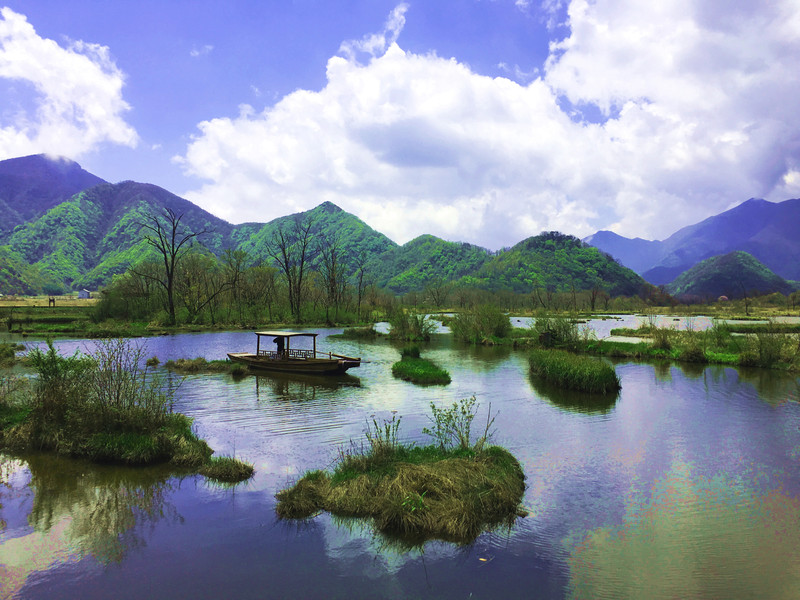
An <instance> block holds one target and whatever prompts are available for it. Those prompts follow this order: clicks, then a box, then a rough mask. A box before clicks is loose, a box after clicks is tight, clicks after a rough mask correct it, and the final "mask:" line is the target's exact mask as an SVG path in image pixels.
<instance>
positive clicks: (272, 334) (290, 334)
mask: <svg viewBox="0 0 800 600" xmlns="http://www.w3.org/2000/svg"><path fill="white" fill-rule="evenodd" d="M255 333H256V335H265V336H269V337H297V336H306V337H317V336H318V335H319V334H318V333H315V332H313V331H280V330H275V331H256V332H255Z"/></svg>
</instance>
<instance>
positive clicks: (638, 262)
mask: <svg viewBox="0 0 800 600" xmlns="http://www.w3.org/2000/svg"><path fill="white" fill-rule="evenodd" d="M798 231H800V199H798V198H795V199H792V200H785V201H784V202H778V203H775V202H767V201H766V200H758V199H753V198H751V199H750V200H747V201H746V202H743V203H742V204H740V205H739V206H737V207H735V208H732V209H730V210H728V211H725V212H723V213H720V214H718V215H715V216H713V217H709V218H708V219H705V220H703V221H701V222H700V223H696V224H694V225H690V226H688V227H684V228H683V229H680V230H678V231H677V232H675V233H674V234H672V235H671V236H670V237H668V238H667V239H665V240H663V241H654V242H648V241H647V240H641V239H640V238H636V239H629V238H625V237H622V236H618V235H616V234H613V233H611V232H605V231H601V232H598V233H596V234H594V235H592V236H590V237H589V238H586V240H585V241H586V242H587V243H590V244H592V245H593V246H596V247H597V248H600V249H601V250H603V251H604V252H608V253H609V254H611V255H612V256H614V257H615V258H617V259H618V260H619V261H620V262H621V263H622V264H624V265H625V266H628V267H630V268H632V269H634V270H635V271H636V272H637V273H639V274H641V275H642V276H643V277H644V278H645V279H647V280H648V281H649V282H650V283H653V284H655V285H662V284H666V283H669V282H670V281H672V280H673V279H675V278H676V277H677V276H678V275H679V274H681V273H682V272H684V271H686V270H687V269H689V268H691V267H692V266H693V265H695V264H697V263H698V262H700V261H702V260H705V259H707V258H711V257H713V256H717V255H722V254H727V253H729V252H733V251H735V250H742V251H744V252H748V253H749V254H752V255H753V256H754V257H755V258H757V259H758V260H760V261H761V262H763V263H764V264H765V265H766V266H767V267H769V268H770V269H771V270H773V271H774V272H775V273H777V274H778V275H780V276H781V277H784V278H786V279H800V236H798V234H797V232H798ZM643 242H644V243H643Z"/></svg>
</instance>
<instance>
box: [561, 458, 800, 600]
mask: <svg viewBox="0 0 800 600" xmlns="http://www.w3.org/2000/svg"><path fill="white" fill-rule="evenodd" d="M628 501H629V502H630V504H629V506H628V507H627V508H628V513H627V516H626V518H625V522H624V524H623V525H622V526H620V527H602V528H599V529H595V530H593V531H591V532H589V533H588V534H587V535H586V536H585V538H584V539H583V540H582V541H580V542H579V543H577V544H576V545H575V546H574V548H573V549H572V553H571V557H570V559H569V565H570V574H571V583H570V589H571V592H572V595H573V596H574V597H576V598H597V597H609V598H611V597H615V598H622V597H627V598H644V597H648V598H649V597H657V598H662V597H665V598H732V597H753V598H757V597H769V598H797V597H800V572H798V570H797V564H798V562H800V501H799V500H798V499H797V498H793V497H790V496H787V495H785V494H784V493H782V491H781V490H779V489H778V490H772V491H767V492H763V493H762V492H758V491H756V490H754V489H753V488H752V487H750V485H749V484H747V483H746V482H745V481H744V480H735V479H730V478H727V477H724V476H716V477H713V478H702V477H693V476H692V474H691V472H690V469H689V468H688V467H686V466H685V465H680V464H678V465H677V466H676V467H675V468H673V470H672V471H671V472H670V473H668V474H667V475H666V476H665V477H664V478H662V479H660V480H658V481H657V482H656V483H655V484H654V486H653V488H652V490H651V494H650V496H649V499H647V500H641V499H636V498H634V497H629V500H628ZM631 501H633V502H631Z"/></svg>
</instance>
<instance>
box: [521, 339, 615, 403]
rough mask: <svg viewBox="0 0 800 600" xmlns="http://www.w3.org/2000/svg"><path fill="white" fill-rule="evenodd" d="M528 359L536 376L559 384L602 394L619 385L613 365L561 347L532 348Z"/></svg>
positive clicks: (613, 389)
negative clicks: (557, 348)
mask: <svg viewBox="0 0 800 600" xmlns="http://www.w3.org/2000/svg"><path fill="white" fill-rule="evenodd" d="M529 360H530V366H531V372H532V373H533V374H534V375H535V376H537V377H539V378H541V379H542V380H544V381H547V382H549V383H552V384H555V385H558V386H559V387H563V388H568V389H573V390H579V391H583V392H592V393H601V394H605V393H610V392H616V391H617V390H619V389H620V387H621V386H620V382H619V377H617V373H616V371H615V370H614V367H612V366H611V365H609V364H608V363H605V362H603V361H601V360H597V359H596V358H591V357H589V356H581V355H575V354H570V353H569V352H566V351H564V350H533V351H532V352H531V354H530V358H529Z"/></svg>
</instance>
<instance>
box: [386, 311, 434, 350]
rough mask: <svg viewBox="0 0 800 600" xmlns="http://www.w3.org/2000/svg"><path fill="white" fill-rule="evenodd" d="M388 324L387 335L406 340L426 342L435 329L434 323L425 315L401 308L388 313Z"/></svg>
mask: <svg viewBox="0 0 800 600" xmlns="http://www.w3.org/2000/svg"><path fill="white" fill-rule="evenodd" d="M389 325H390V326H391V328H390V329H389V337H390V338H391V339H394V340H403V341H406V342H427V341H429V340H430V339H431V335H432V334H433V332H434V331H436V323H434V322H433V321H432V320H431V319H430V318H428V317H427V316H426V315H423V314H420V313H416V312H406V311H404V310H402V309H397V310H395V311H394V312H392V313H391V314H390V315H389Z"/></svg>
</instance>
